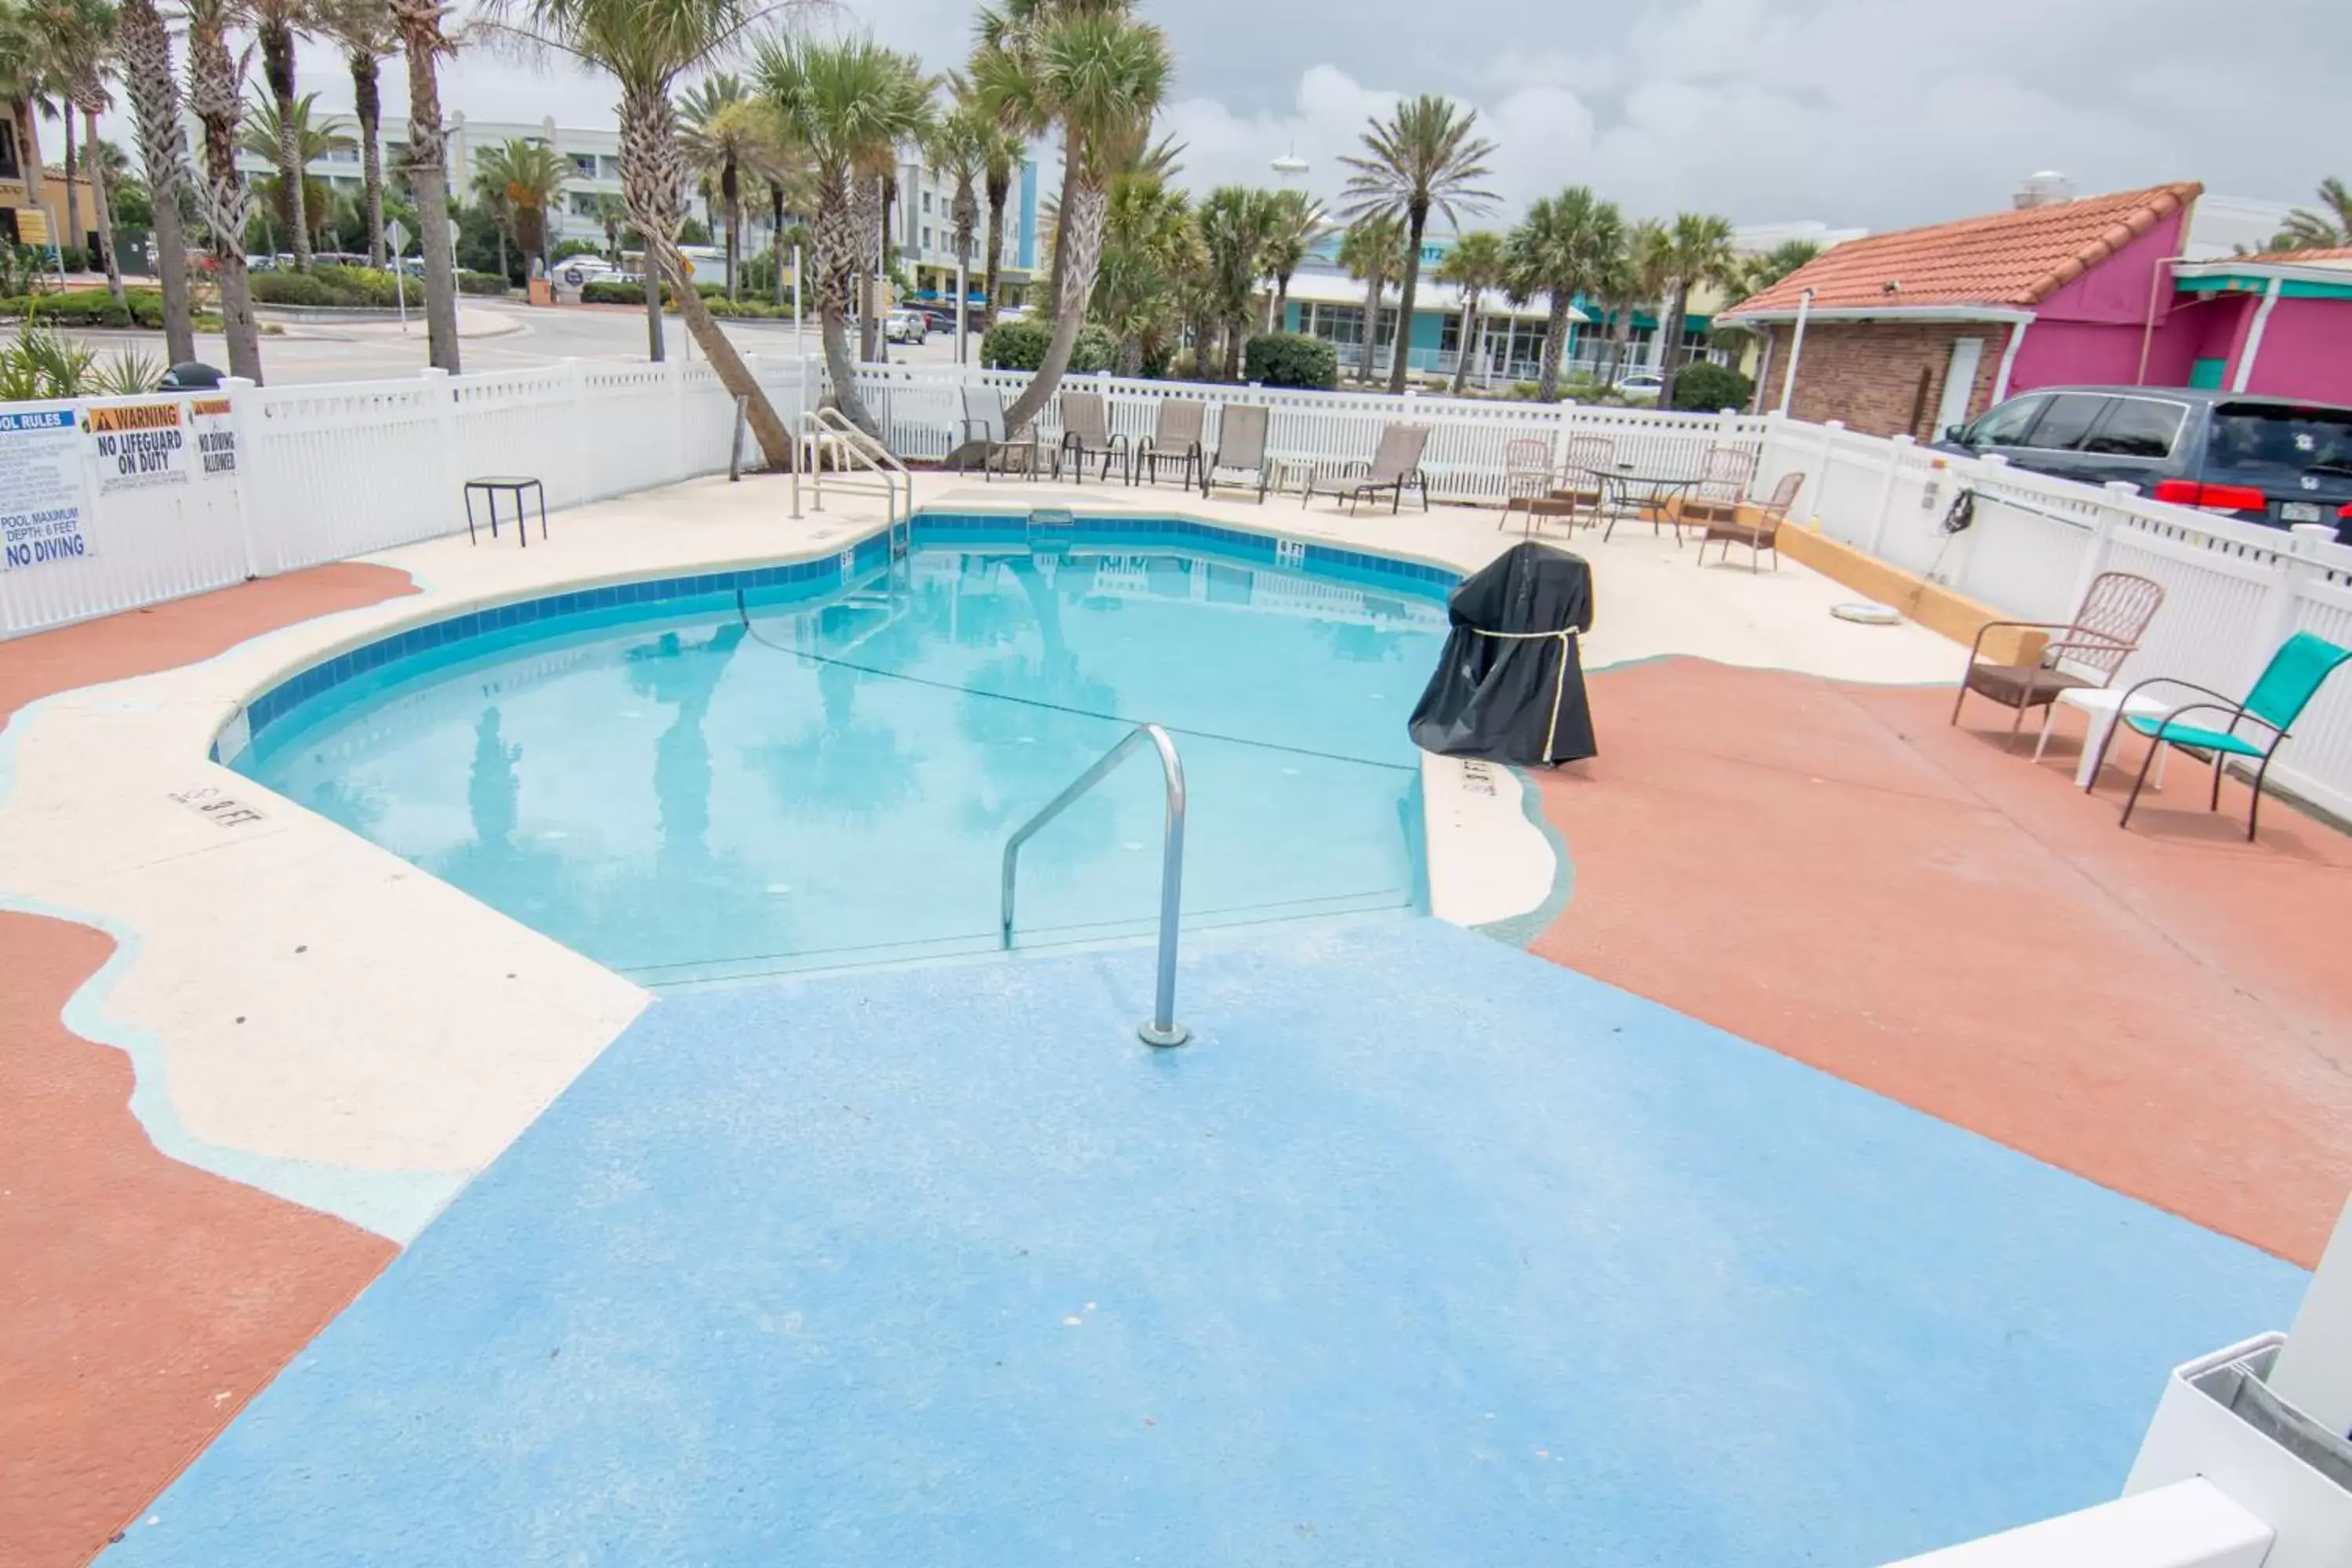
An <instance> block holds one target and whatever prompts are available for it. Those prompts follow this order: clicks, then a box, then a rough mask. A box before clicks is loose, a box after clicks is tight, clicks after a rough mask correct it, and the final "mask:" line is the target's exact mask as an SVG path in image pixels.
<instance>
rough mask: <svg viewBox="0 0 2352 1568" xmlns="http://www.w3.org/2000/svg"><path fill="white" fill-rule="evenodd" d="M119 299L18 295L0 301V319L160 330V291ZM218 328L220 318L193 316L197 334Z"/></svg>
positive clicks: (92, 294)
mask: <svg viewBox="0 0 2352 1568" xmlns="http://www.w3.org/2000/svg"><path fill="white" fill-rule="evenodd" d="M122 299H123V302H122V303H121V304H120V305H118V304H116V303H115V302H114V300H113V298H112V297H111V296H110V295H109V294H108V293H107V291H106V290H105V289H68V290H67V291H66V292H64V293H61V294H30V295H26V294H19V295H16V297H15V298H13V299H0V316H22V315H25V314H26V313H27V312H28V311H29V312H32V313H33V314H35V315H36V316H37V317H38V319H39V320H41V321H47V322H50V323H52V324H54V325H58V326H67V327H146V328H150V329H161V328H162V326H163V292H162V291H161V290H160V289H124V290H123V291H122ZM219 324H220V318H219V317H218V316H216V315H214V314H213V313H211V312H210V311H200V312H198V314H197V316H196V329H197V331H216V330H218V328H219Z"/></svg>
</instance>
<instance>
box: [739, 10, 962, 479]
mask: <svg viewBox="0 0 2352 1568" xmlns="http://www.w3.org/2000/svg"><path fill="white" fill-rule="evenodd" d="M751 75H752V79H753V81H754V82H756V83H757V84H758V89H759V92H760V95H761V97H762V98H763V99H765V100H767V101H768V102H769V103H770V104H772V106H773V107H774V109H775V111H776V113H777V115H778V116H779V117H780V118H781V119H782V121H783V122H784V123H785V124H786V125H787V126H788V127H790V129H791V132H792V135H793V141H795V142H797V143H799V144H800V145H801V146H802V147H803V148H805V149H806V150H807V153H808V159H809V164H810V171H811V173H810V184H811V185H812V186H813V195H814V205H815V208H816V211H815V216H814V224H813V227H812V230H811V248H812V250H813V251H814V255H813V257H812V258H811V259H812V261H813V262H814V266H815V269H816V298H817V316H818V321H819V323H820V325H821V327H822V329H823V336H824V363H825V369H826V371H827V372H828V373H829V374H831V376H832V378H833V387H834V397H835V400H836V401H837V402H838V403H839V405H840V406H841V411H842V413H843V414H844V415H845V416H847V417H848V418H849V419H850V420H852V421H853V422H855V423H856V426H858V428H859V429H861V430H865V431H867V432H868V433H872V432H874V431H875V429H876V426H875V423H874V416H872V415H871V414H869V413H867V412H866V404H865V401H864V400H863V399H862V398H860V397H859V396H858V394H857V374H856V366H855V365H854V364H853V363H851V360H850V354H849V327H848V321H847V320H846V317H845V305H846V304H847V302H848V287H849V281H850V275H851V273H852V272H853V271H854V270H855V268H856V262H857V257H858V252H859V250H860V247H862V245H863V243H864V238H865V234H866V230H865V228H864V226H862V225H861V224H860V222H859V214H858V205H857V200H856V195H857V189H858V187H859V186H861V185H863V186H867V187H869V188H870V186H871V184H872V183H873V181H874V178H875V176H876V175H877V174H878V173H879V172H880V171H881V169H882V168H883V167H884V166H885V165H886V164H888V163H893V162H895V161H896V159H897V157H898V144H899V143H900V142H908V141H915V140H918V139H919V138H921V137H922V136H923V135H924V133H925V132H927V131H928V130H929V118H930V89H929V85H928V84H927V83H926V82H925V81H924V79H923V74H922V68H921V67H920V66H919V65H918V64H917V63H916V62H915V61H914V60H913V59H911V58H908V57H907V56H905V55H900V54H895V53H893V52H892V51H890V50H888V49H886V48H883V47H880V46H878V45H877V44H876V43H875V42H874V41H873V40H872V39H870V38H866V37H851V38H845V39H841V40H839V41H835V42H820V41H811V40H798V41H793V42H789V43H788V42H783V41H780V40H776V39H770V40H768V41H767V42H765V43H763V44H761V47H760V48H759V51H758V53H757V55H756V56H755V58H754V60H753V65H752V72H751Z"/></svg>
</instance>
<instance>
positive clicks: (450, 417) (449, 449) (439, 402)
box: [416, 364, 466, 533]
mask: <svg viewBox="0 0 2352 1568" xmlns="http://www.w3.org/2000/svg"><path fill="white" fill-rule="evenodd" d="M416 374H418V375H420V376H422V377H423V378H424V380H425V395H426V396H428V397H430V398H431V399H432V402H433V447H434V450H435V451H436V453H437V454H438V455H439V457H440V459H441V501H440V504H441V509H442V510H441V526H440V527H438V528H436V529H435V530H434V532H436V533H448V532H452V531H455V529H456V527H457V522H456V518H457V513H456V511H455V510H453V509H452V508H451V506H450V502H451V501H452V500H462V499H463V497H462V493H461V490H460V487H461V486H462V485H464V483H465V481H466V476H465V475H464V474H461V473H459V472H458V471H457V395H456V394H455V393H453V392H452V391H451V390H450V386H449V373H448V372H447V371H446V370H443V369H442V368H441V367H440V366H439V365H437V364H429V365H426V366H425V368H424V369H423V370H421V371H419V372H417V373H416Z"/></svg>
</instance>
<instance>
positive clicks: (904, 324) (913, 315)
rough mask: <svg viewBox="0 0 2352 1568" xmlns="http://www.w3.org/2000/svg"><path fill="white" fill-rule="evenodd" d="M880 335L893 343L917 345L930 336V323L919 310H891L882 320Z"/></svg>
mask: <svg viewBox="0 0 2352 1568" xmlns="http://www.w3.org/2000/svg"><path fill="white" fill-rule="evenodd" d="M882 333H883V335H884V336H885V337H887V338H888V339H889V340H890V341H891V342H894V343H919V342H922V341H923V340H924V339H925V338H927V337H929V336H930V333H931V323H930V320H929V318H928V317H926V316H925V315H924V314H923V313H922V312H921V311H920V310H893V311H891V312H890V313H889V314H888V315H887V316H886V317H884V318H883V320H882Z"/></svg>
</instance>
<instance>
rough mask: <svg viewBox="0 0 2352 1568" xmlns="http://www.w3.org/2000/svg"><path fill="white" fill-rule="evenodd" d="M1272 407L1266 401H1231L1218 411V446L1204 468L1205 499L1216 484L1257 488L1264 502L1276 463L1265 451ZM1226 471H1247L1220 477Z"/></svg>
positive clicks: (1203, 488)
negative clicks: (1266, 404) (1243, 476)
mask: <svg viewBox="0 0 2352 1568" xmlns="http://www.w3.org/2000/svg"><path fill="white" fill-rule="evenodd" d="M1271 413H1272V410H1270V409H1268V408H1267V407H1266V406H1265V405H1264V404H1263V403H1228V404H1226V405H1224V407H1223V408H1221V409H1219V410H1218V411H1217V450H1216V452H1215V454H1214V455H1213V456H1212V457H1211V458H1210V459H1209V460H1208V462H1207V463H1205V464H1203V465H1202V468H1201V494H1202V498H1203V499H1205V498H1206V497H1207V496H1208V494H1209V492H1210V490H1211V489H1213V488H1215V487H1217V486H1219V485H1223V486H1226V487H1229V488H1239V489H1251V488H1255V489H1256V490H1257V499H1258V504H1259V505H1260V506H1263V505H1265V487H1266V482H1267V481H1268V480H1270V479H1273V478H1274V465H1273V462H1272V460H1271V459H1269V458H1267V457H1266V455H1265V429H1266V421H1267V417H1268V416H1269V415H1270V414H1271ZM1224 474H1248V475H1250V476H1251V477H1250V478H1249V479H1246V480H1244V479H1223V478H1221V477H1220V476H1221V475H1224Z"/></svg>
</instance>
